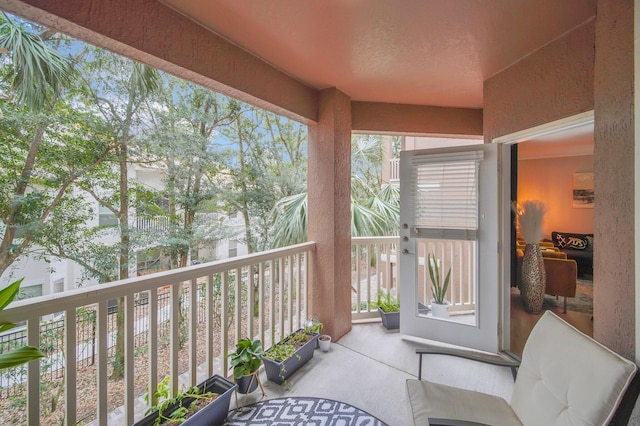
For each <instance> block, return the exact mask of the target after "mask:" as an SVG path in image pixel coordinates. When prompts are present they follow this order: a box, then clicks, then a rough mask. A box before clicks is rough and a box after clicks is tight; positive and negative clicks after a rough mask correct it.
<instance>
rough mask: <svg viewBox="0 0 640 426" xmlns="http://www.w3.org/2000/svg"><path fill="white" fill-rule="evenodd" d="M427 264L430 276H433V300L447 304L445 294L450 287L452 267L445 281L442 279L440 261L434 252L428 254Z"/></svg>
mask: <svg viewBox="0 0 640 426" xmlns="http://www.w3.org/2000/svg"><path fill="white" fill-rule="evenodd" d="M427 261H428V262H427V265H428V267H429V277H430V278H431V290H432V292H433V301H434V302H435V303H437V304H439V305H444V304H446V302H445V299H444V297H445V295H446V294H447V289H448V288H449V279H450V278H451V267H449V271H448V272H447V276H446V277H445V279H444V282H443V281H441V279H440V277H441V276H440V261H439V260H438V259H437V258H436V256H435V255H434V254H433V253H429V254H428V255H427Z"/></svg>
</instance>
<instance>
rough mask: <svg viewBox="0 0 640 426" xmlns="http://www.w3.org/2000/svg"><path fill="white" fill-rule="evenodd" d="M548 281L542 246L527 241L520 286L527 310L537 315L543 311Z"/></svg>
mask: <svg viewBox="0 0 640 426" xmlns="http://www.w3.org/2000/svg"><path fill="white" fill-rule="evenodd" d="M546 282H547V280H546V274H545V270H544V261H543V260H542V253H541V252H540V246H539V245H538V244H529V243H527V245H526V246H525V247H524V256H523V257H522V284H521V286H520V293H521V295H522V301H523V303H524V309H525V310H526V311H527V312H529V313H531V314H536V315H537V314H539V313H540V312H542V302H543V301H544V289H545V286H546Z"/></svg>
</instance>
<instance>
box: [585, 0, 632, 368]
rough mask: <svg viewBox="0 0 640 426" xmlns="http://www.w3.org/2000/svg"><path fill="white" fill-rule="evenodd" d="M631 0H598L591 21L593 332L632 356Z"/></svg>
mask: <svg viewBox="0 0 640 426" xmlns="http://www.w3.org/2000/svg"><path fill="white" fill-rule="evenodd" d="M633 12H634V11H633V0H600V1H598V17H597V23H596V58H595V59H596V62H595V75H594V83H595V87H594V100H595V127H594V137H595V150H594V154H595V170H594V172H595V191H596V194H597V195H596V196H597V197H598V198H597V201H596V210H595V235H596V238H597V240H598V244H597V245H596V251H595V257H594V270H595V275H594V283H595V284H594V294H593V297H594V323H593V334H594V337H595V338H596V339H597V340H599V341H601V342H602V343H604V344H605V345H607V346H609V347H611V348H613V349H614V350H616V351H617V352H618V353H620V354H622V355H623V356H625V357H627V358H630V359H634V357H635V300H634V298H635V271H634V269H635V268H634V256H635V255H634V213H635V212H634V193H635V183H634V155H635V150H634V144H635V142H634V104H633V93H634V92H633V72H634V71H633V66H634V63H633V60H634V56H633V52H634V45H633V31H634V29H633Z"/></svg>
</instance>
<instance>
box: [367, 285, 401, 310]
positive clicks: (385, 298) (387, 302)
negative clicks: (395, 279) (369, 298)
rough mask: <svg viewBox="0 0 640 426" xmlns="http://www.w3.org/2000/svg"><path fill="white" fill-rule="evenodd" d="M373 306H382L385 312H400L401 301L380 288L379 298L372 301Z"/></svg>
mask: <svg viewBox="0 0 640 426" xmlns="http://www.w3.org/2000/svg"><path fill="white" fill-rule="evenodd" d="M371 306H372V307H373V308H380V309H382V310H383V311H384V312H398V311H399V310H400V303H399V302H398V299H397V298H396V297H395V296H393V295H392V294H391V293H390V292H386V291H384V290H380V291H379V292H378V298H377V299H376V300H375V301H373V302H371Z"/></svg>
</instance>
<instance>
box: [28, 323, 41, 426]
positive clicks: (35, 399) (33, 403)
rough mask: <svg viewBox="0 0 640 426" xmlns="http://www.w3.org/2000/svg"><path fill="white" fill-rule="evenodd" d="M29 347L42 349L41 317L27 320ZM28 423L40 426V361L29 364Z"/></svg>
mask: <svg viewBox="0 0 640 426" xmlns="http://www.w3.org/2000/svg"><path fill="white" fill-rule="evenodd" d="M27 345H29V346H35V347H36V348H37V347H40V317H36V318H30V319H28V320H27ZM27 378H28V379H27V380H28V381H27V423H28V424H29V425H38V424H40V360H39V359H37V360H34V361H30V362H29V363H28V364H27Z"/></svg>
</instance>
